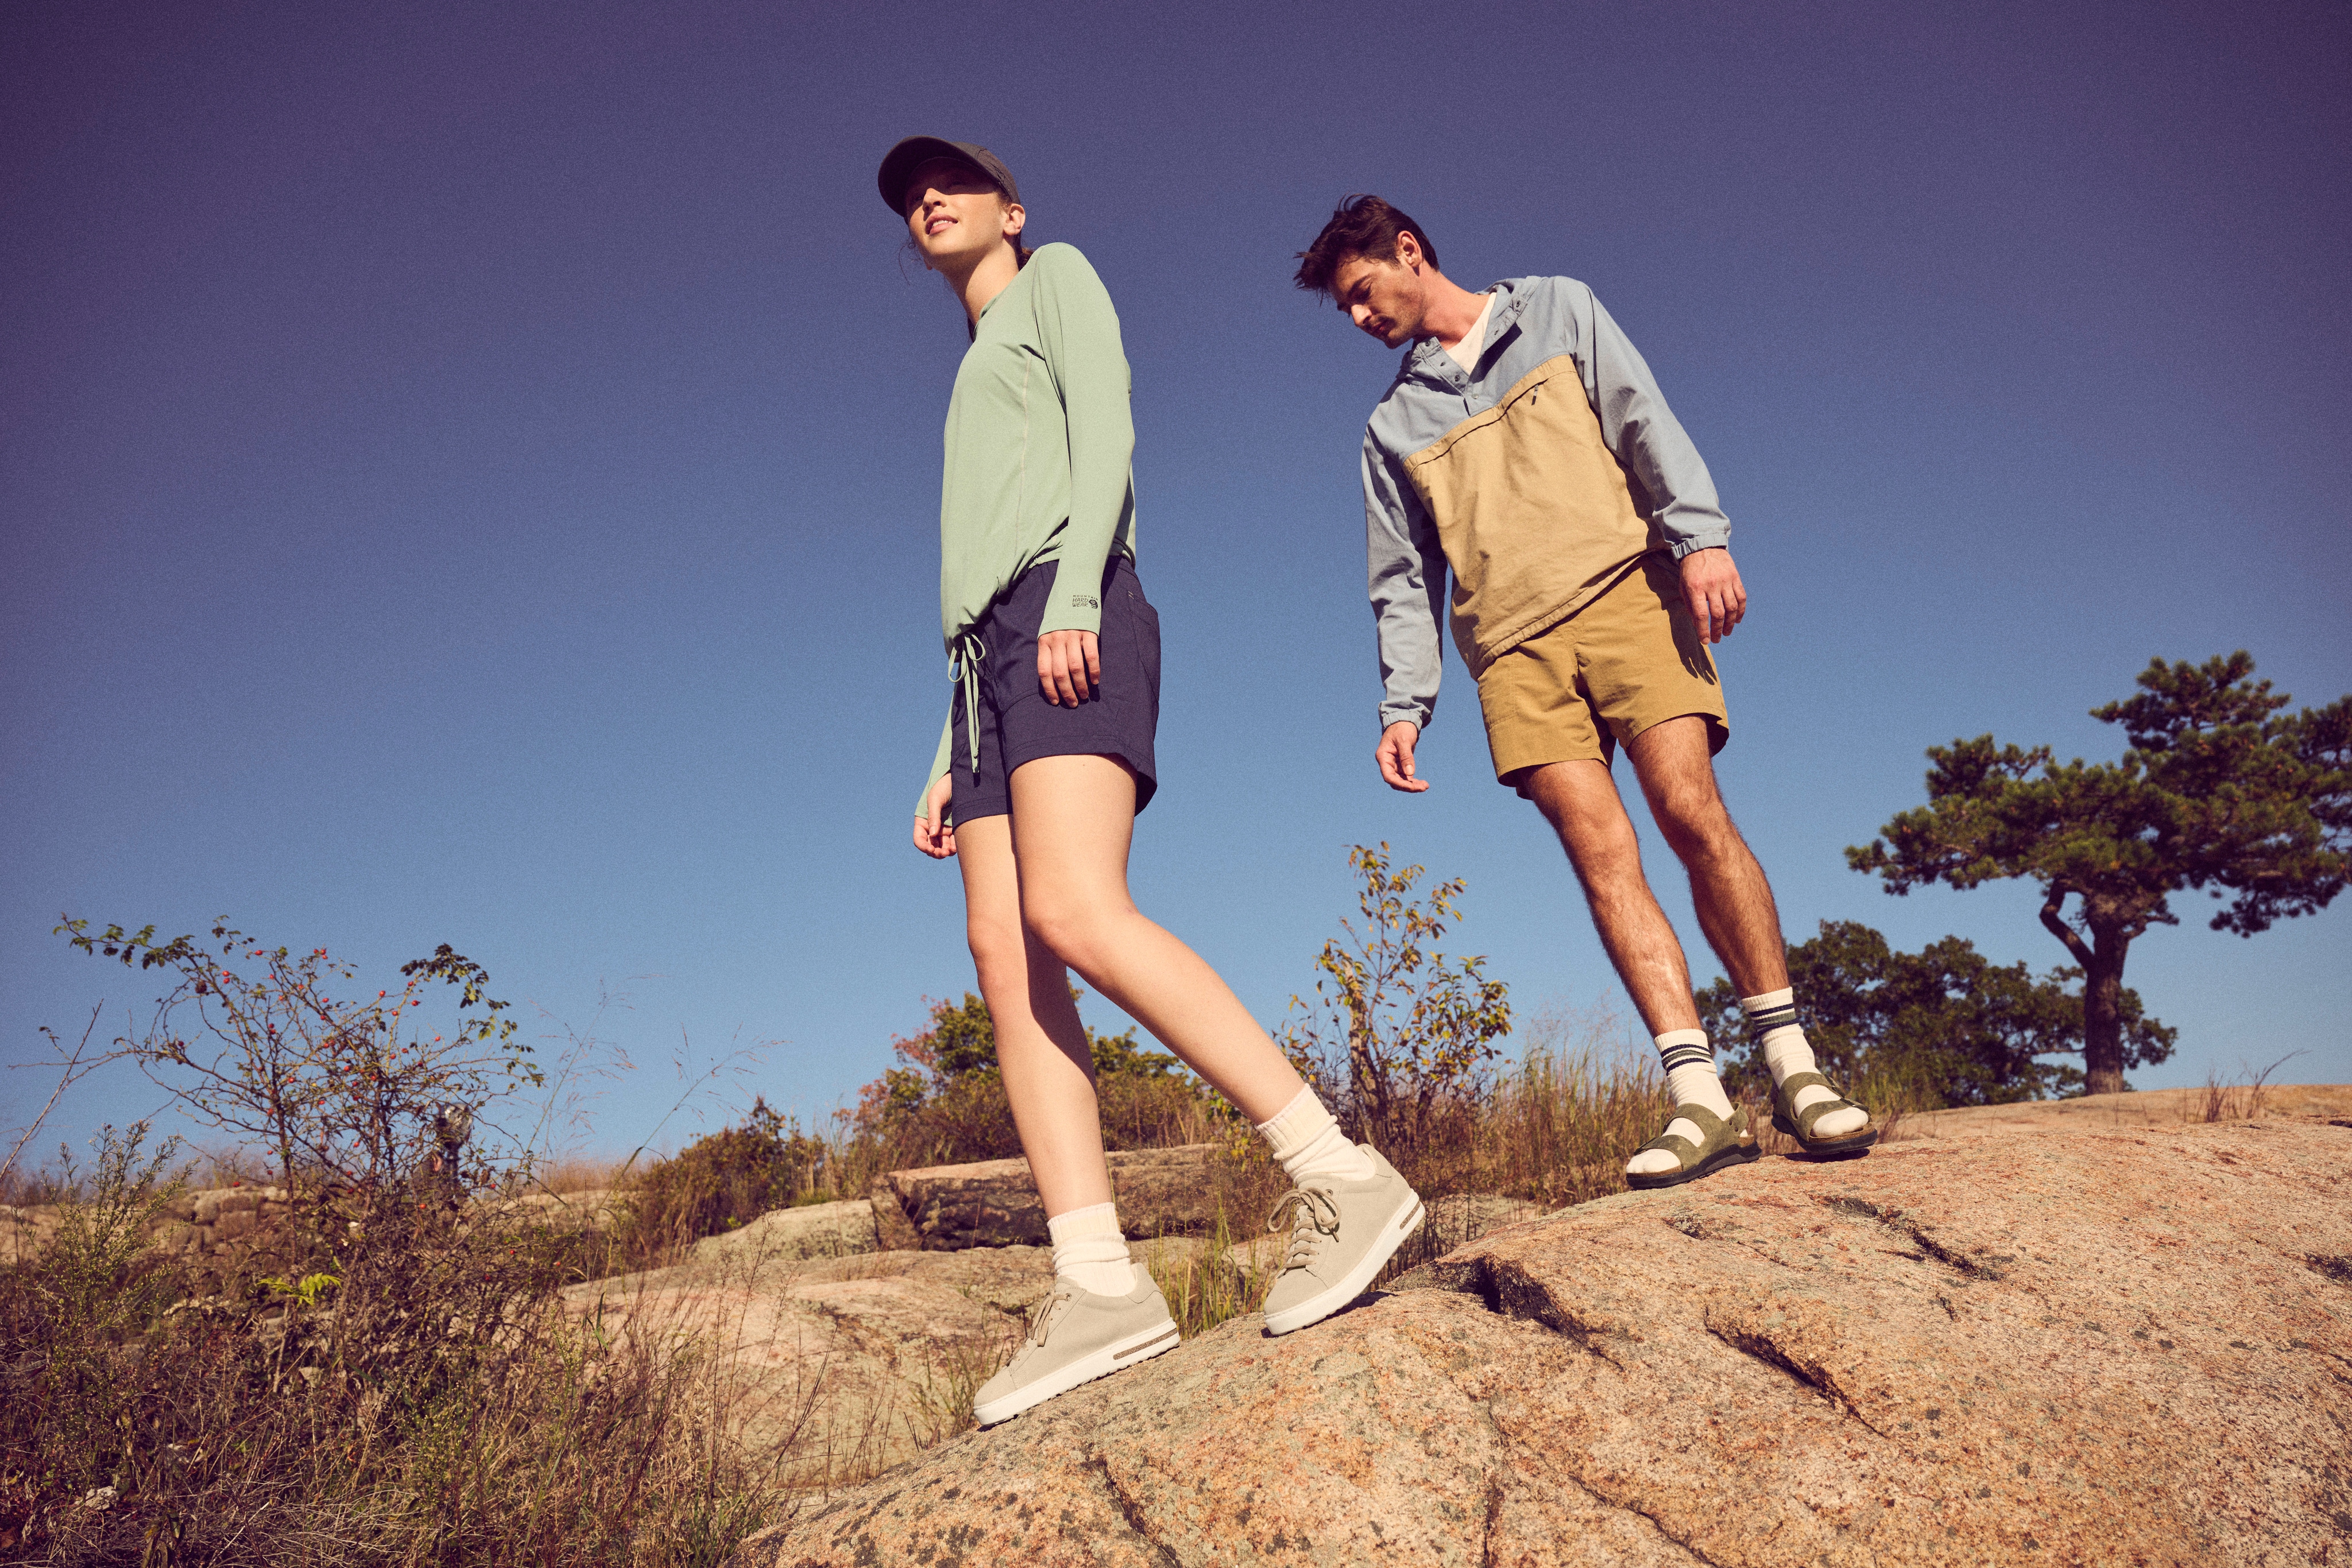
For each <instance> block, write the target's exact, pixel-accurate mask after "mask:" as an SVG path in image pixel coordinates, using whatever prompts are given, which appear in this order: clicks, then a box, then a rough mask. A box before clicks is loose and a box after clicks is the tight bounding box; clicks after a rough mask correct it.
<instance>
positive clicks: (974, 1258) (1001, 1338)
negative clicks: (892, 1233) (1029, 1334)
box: [563, 1247, 1054, 1487]
mask: <svg viewBox="0 0 2352 1568" xmlns="http://www.w3.org/2000/svg"><path fill="white" fill-rule="evenodd" d="M1053 1281H1054V1266H1053V1258H1052V1254H1051V1253H1049V1252H1047V1251H1045V1250H1044V1249H1038V1248H1032V1247H1002V1248H983V1249H975V1250H972V1251H966V1252H879V1253H866V1254H865V1255H862V1256H855V1257H846V1258H836V1259H830V1260H793V1259H786V1258H781V1257H776V1256H773V1255H770V1256H766V1257H761V1256H759V1255H757V1254H755V1253H751V1252H748V1251H740V1250H737V1251H728V1250H725V1249H721V1250H719V1251H715V1252H712V1253H709V1254H704V1253H702V1252H700V1251H699V1250H698V1252H697V1255H696V1256H695V1257H694V1258H693V1259H692V1260H690V1261H688V1262H687V1263H684V1264H681V1265H679V1266H677V1267H676V1268H671V1269H663V1270H654V1271H651V1272H648V1273H644V1274H635V1275H627V1276H623V1277H621V1278H617V1279H611V1280H598V1281H591V1282H590V1283H587V1284H583V1285H575V1286H572V1287H571V1288H570V1289H569V1290H567V1291H564V1292H563V1300H564V1302H565V1304H566V1306H567V1307H569V1308H570V1310H572V1312H575V1313H576V1314H578V1315H579V1316H581V1317H582V1318H583V1319H590V1320H593V1321H594V1322H596V1323H597V1324H598V1326H599V1327H600V1328H601V1329H602V1330H603V1331H604V1332H605V1333H613V1334H616V1335H619V1336H620V1337H622V1338H624V1339H625V1338H629V1337H633V1336H643V1335H650V1336H653V1337H655V1338H656V1339H658V1340H660V1341H662V1342H664V1343H675V1342H677V1341H680V1340H687V1339H691V1340H696V1341H699V1342H701V1343H704V1344H705V1345H708V1346H710V1347H713V1348H714V1349H715V1351H716V1353H717V1359H718V1362H719V1366H718V1368H717V1375H714V1376H713V1377H711V1378H710V1379H709V1385H710V1386H712V1387H716V1388H723V1389H726V1390H727V1391H728V1393H727V1395H726V1397H725V1399H724V1401H723V1402H722V1405H721V1407H720V1408H719V1411H718V1412H717V1414H718V1416H719V1419H720V1420H721V1421H722V1422H723V1423H724V1424H725V1425H726V1426H727V1427H729V1428H730V1430H732V1431H733V1432H735V1433H736V1434H737V1435H738V1436H740V1437H742V1438H743V1440H745V1441H746V1442H747V1443H750V1444H751V1445H752V1446H754V1447H766V1448H782V1449H783V1450H784V1451H785V1454H784V1469H785V1474H786V1476H787V1478H788V1479H790V1480H792V1481H793V1482H794V1483H796V1484H798V1485H802V1486H807V1487H828V1486H839V1485H842V1484H845V1483H851V1482H856V1481H857V1480H861V1479H865V1478H866V1477H868V1476H871V1475H874V1474H875V1473H877V1471H880V1470H882V1469H887V1468H888V1467H890V1466H892V1465H896V1464H898V1463H901V1462H902V1461H904V1460H906V1459H908V1458H912V1457H913V1456H915V1455H916V1454H918V1453H920V1452H921V1451H922V1450H923V1449H925V1448H928V1447H929V1446H931V1445H933V1444H935V1443H937V1442H938V1441H939V1440H940V1438H942V1437H947V1436H950V1435H951V1434H952V1433H954V1432H955V1431H956V1430H958V1429H960V1427H961V1426H962V1425H963V1424H964V1423H965V1422H966V1421H968V1420H969V1418H970V1417H969V1412H970V1410H971V1391H972V1390H973V1389H974V1388H977V1387H978V1386H979V1385H981V1384H982V1383H983V1382H985V1381H986V1380H987V1378H988V1376H989V1375H990V1374H992V1372H994V1371H995V1370H996V1368H997V1367H998V1366H999V1365H1000V1364H1003V1360H1004V1357H1005V1356H1006V1355H1007V1354H1010V1352H1011V1351H1012V1349H1013V1346H1014V1345H1015V1344H1017V1343H1019V1341H1020V1336H1021V1333H1022V1331H1023V1328H1024V1323H1025V1322H1026V1318H1027V1313H1028V1312H1029V1309H1030V1308H1032V1307H1034V1305H1036V1303H1037V1302H1038V1301H1041V1300H1043V1299H1044V1297H1045V1293H1046V1291H1049V1290H1050V1289H1051V1288H1052V1286H1053Z"/></svg>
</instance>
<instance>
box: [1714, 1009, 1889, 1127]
mask: <svg viewBox="0 0 2352 1568" xmlns="http://www.w3.org/2000/svg"><path fill="white" fill-rule="evenodd" d="M1739 1006H1740V1010H1741V1011H1743V1012H1745V1013H1746V1014H1747V1015H1748V1038H1749V1039H1750V1040H1754V1041H1755V1042H1756V1049H1757V1050H1759V1051H1762V1052H1763V1053H1764V1065H1765V1066H1767V1067H1769V1068H1770V1069H1771V1070H1772V1082H1773V1084H1774V1085H1775V1086H1776V1087H1777V1086H1778V1085H1780V1084H1782V1083H1785V1082H1788V1081H1789V1080H1790V1079H1791V1078H1793V1077H1795V1076H1796V1075H1797V1074H1798V1073H1800V1072H1819V1071H1821V1070H1822V1069H1821V1064H1820V1063H1819V1062H1817V1061H1814V1060H1813V1048H1812V1047H1811V1045H1810V1044H1808V1043H1806V1040H1805V1031H1804V1030H1802V1029H1801V1028H1800V1027H1799V1026H1798V1023H1797V991H1796V988H1795V987H1793V986H1790V987H1784V988H1781V989H1780V990H1777V991H1767V992H1765V993H1764V994H1763V995H1762V996H1760V997H1742V998H1739ZM1842 1098H1843V1096H1842V1095H1840V1094H1839V1093H1838V1092H1837V1091H1836V1090H1834V1089H1824V1088H1822V1086H1821V1085H1820V1084H1818V1083H1808V1084H1807V1085H1805V1087H1803V1088H1802V1089H1800V1090H1798V1091H1797V1092H1796V1093H1795V1095H1794V1096H1792V1097H1791V1098H1790V1108H1791V1109H1793V1110H1797V1111H1800V1112H1801V1111H1802V1110H1804V1109H1805V1107H1806V1106H1808V1105H1819V1104H1822V1103H1825V1102H1827V1101H1831V1100H1837V1099H1842ZM1868 1125H1870V1113H1869V1112H1867V1111H1865V1110H1863V1109H1862V1108H1861V1107H1860V1106H1858V1105H1853V1106H1848V1107H1847V1108H1846V1109H1844V1110H1843V1111H1832V1112H1831V1113H1829V1114H1828V1115H1826V1116H1823V1117H1822V1118H1821V1120H1819V1121H1817V1122H1815V1123H1814V1124H1813V1136H1815V1137H1817V1138H1837V1137H1843V1136H1844V1135H1845V1134H1848V1133H1858V1132H1860V1131H1862V1129H1863V1128H1864V1127H1867V1126H1868Z"/></svg>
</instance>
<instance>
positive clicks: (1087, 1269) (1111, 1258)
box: [1045, 1203, 1135, 1296]
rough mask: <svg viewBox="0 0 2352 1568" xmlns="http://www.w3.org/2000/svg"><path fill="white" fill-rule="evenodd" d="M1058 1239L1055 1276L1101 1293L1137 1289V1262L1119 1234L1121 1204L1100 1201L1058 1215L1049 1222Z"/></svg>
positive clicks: (1047, 1227) (1048, 1229)
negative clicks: (1130, 1256)
mask: <svg viewBox="0 0 2352 1568" xmlns="http://www.w3.org/2000/svg"><path fill="white" fill-rule="evenodd" d="M1045 1230H1046V1233H1047V1234H1048V1235H1050V1236H1051V1237H1053V1239H1054V1275H1055V1278H1056V1279H1061V1280H1067V1281H1070V1282H1071V1283H1072V1284H1074V1285H1076V1286H1077V1288H1078V1289H1079V1290H1081V1291H1091V1292H1092V1293H1094V1294H1095V1295H1097V1296H1124V1295H1126V1294H1127V1293H1128V1292H1129V1291H1132V1290H1134V1289H1135V1264H1134V1263H1133V1262H1132V1261H1130V1260H1129V1258H1128V1255H1127V1238H1126V1237H1124V1236H1122V1235H1120V1234H1119V1229H1118V1205H1116V1204H1109V1203H1097V1204H1093V1205H1090V1206H1089V1207H1085V1208H1074V1209H1072V1210H1070V1211H1069V1212H1068V1213H1067V1214H1056V1215H1055V1216H1054V1217H1052V1218H1049V1219H1047V1220H1046V1221H1045Z"/></svg>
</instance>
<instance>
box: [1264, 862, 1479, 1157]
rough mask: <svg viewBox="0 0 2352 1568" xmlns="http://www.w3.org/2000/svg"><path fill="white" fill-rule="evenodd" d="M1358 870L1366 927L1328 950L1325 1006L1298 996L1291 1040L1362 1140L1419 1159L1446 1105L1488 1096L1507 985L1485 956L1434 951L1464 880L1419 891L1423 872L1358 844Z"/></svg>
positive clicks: (1289, 1047) (1456, 913)
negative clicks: (1416, 1152) (1417, 1152)
mask: <svg viewBox="0 0 2352 1568" xmlns="http://www.w3.org/2000/svg"><path fill="white" fill-rule="evenodd" d="M1348 862H1349V864H1350V865H1352V866H1353V867H1354V868H1355V870H1356V874H1357V876H1358V878H1359V879H1360V881H1361V883H1362V884H1363V885H1362V886H1361V888H1360V890H1359V891H1358V894H1357V899H1356V903H1357V907H1358V909H1359V910H1360V911H1361V913H1362V915H1363V921H1364V924H1363V925H1361V926H1360V927H1359V926H1358V925H1355V924H1354V923H1353V922H1351V921H1346V920H1342V921H1341V922H1340V923H1339V924H1340V928H1341V929H1342V930H1343V931H1345V932H1346V933H1347V940H1346V941H1345V942H1342V941H1340V940H1339V939H1337V938H1334V939H1332V940H1330V941H1328V942H1326V943H1324V944H1323V951H1322V954H1321V956H1318V958H1317V959H1316V960H1315V967H1316V968H1317V969H1318V970H1320V971H1321V972H1322V975H1323V978H1321V979H1319V980H1318V981H1316V983H1315V1005H1314V1006H1313V1007H1312V1008H1309V1007H1307V1005H1306V1004H1305V1003H1303V1002H1302V1001H1301V1000H1300V999H1299V998H1297V997H1293V998H1291V999H1290V1000H1291V1009H1292V1011H1293V1013H1294V1015H1295V1016H1294V1018H1293V1019H1292V1020H1291V1021H1290V1022H1289V1023H1288V1024H1286V1027H1285V1029H1284V1030H1283V1034H1282V1043H1283V1046H1284V1049H1285V1050H1286V1051H1287V1052H1288V1053H1289V1055H1290V1057H1291V1060H1292V1061H1294V1062H1295V1063H1296V1064H1297V1066H1298V1068H1299V1070H1300V1071H1301V1072H1302V1073H1304V1074H1305V1075H1306V1076H1307V1078H1308V1080H1309V1082H1314V1083H1315V1084H1316V1085H1317V1086H1318V1089H1320V1090H1321V1091H1322V1092H1323V1095H1324V1098H1325V1099H1326V1100H1327V1101H1328V1102H1331V1103H1334V1104H1335V1105H1336V1106H1338V1107H1339V1110H1340V1113H1341V1115H1342V1117H1343V1120H1345V1121H1346V1122H1347V1123H1348V1124H1349V1129H1350V1131H1351V1133H1352V1134H1353V1135H1355V1136H1357V1137H1360V1138H1369V1139H1370V1140H1371V1141H1373V1142H1375V1143H1377V1144H1379V1145H1380V1146H1381V1148H1382V1149H1383V1150H1395V1151H1400V1152H1403V1151H1410V1150H1411V1149H1412V1148H1413V1147H1415V1146H1417V1145H1420V1144H1421V1143H1422V1142H1423V1140H1425V1139H1426V1138H1427V1137H1428V1136H1429V1135H1430V1134H1431V1132H1432V1129H1433V1120H1434V1119H1435V1118H1437V1117H1438V1116H1439V1115H1440V1114H1441V1113H1442V1112H1443V1110H1444V1108H1446V1107H1447V1106H1449V1105H1450V1104H1452V1103H1456V1102H1462V1101H1465V1100H1475V1098H1476V1097H1477V1096H1478V1093H1479V1091H1480V1087H1481V1075H1482V1074H1483V1073H1484V1072H1485V1071H1486V1069H1487V1067H1488V1066H1489V1064H1490V1063H1492V1062H1493V1061H1494V1060H1495V1057H1496V1048H1495V1041H1496V1040H1499V1039H1501V1038H1502V1037H1503V1036H1505V1035H1507V1034H1508V1033H1509V1032H1510V1029H1511V1009H1510V1003H1509V1002H1508V1000H1507V995H1508V988H1507V987H1506V986H1505V985H1504V984H1503V982H1502V981H1500V980H1490V979H1488V978H1487V977H1486V970H1485V964H1486V960H1485V959H1483V958H1479V957H1467V958H1462V959H1459V960H1456V961H1454V962H1448V960H1447V959H1446V956H1445V955H1444V953H1442V952H1439V951H1438V950H1437V949H1436V948H1435V946H1433V945H1434V944H1435V943H1437V942H1438V941H1440V940H1442V939H1443V938H1444V936H1445V932H1446V928H1447V927H1448V926H1449V925H1454V924H1456V923H1458V922H1459V921H1460V919H1461V917H1462V915H1461V900H1462V893H1463V887H1464V884H1463V883H1462V882H1461V881H1460V880H1459V879H1455V880H1454V881H1450V882H1441V883H1436V884H1434V885H1433V886H1431V887H1430V888H1428V889H1427V890H1426V891H1425V892H1423V893H1421V894H1416V893H1415V889H1416V887H1417V886H1418V885H1419V883H1420V882H1421V879H1422V876H1423V869H1422V868H1421V867H1420V866H1417V865H1412V866H1405V867H1403V868H1402V869H1398V868H1396V867H1393V866H1392V865H1391V863H1390V859H1389V846H1388V845H1387V844H1386V843H1382V844H1381V846H1380V847H1379V848H1378V849H1370V848H1367V847H1366V846H1364V845H1362V844H1357V845H1355V846H1353V847H1352V848H1350V849H1349V852H1348ZM1394 1157H1396V1156H1395V1155H1394V1154H1391V1158H1394Z"/></svg>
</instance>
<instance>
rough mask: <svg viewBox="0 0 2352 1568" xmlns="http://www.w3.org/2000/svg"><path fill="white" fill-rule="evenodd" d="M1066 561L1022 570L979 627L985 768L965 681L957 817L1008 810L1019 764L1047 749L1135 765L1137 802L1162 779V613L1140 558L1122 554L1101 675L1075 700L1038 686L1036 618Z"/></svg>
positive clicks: (956, 735) (1111, 589)
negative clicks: (975, 755)
mask: <svg viewBox="0 0 2352 1568" xmlns="http://www.w3.org/2000/svg"><path fill="white" fill-rule="evenodd" d="M1060 565H1061V563H1060V562H1058V561H1050V560H1049V561H1045V562H1044V563H1042V564H1040V565H1037V566H1033V567H1031V568H1030V569H1029V570H1027V571H1024V572H1023V573H1022V574H1021V576H1020V578H1019V579H1018V580H1015V581H1014V583H1013V586H1012V587H1011V588H1010V589H1007V590H1006V591H1005V592H1004V595H1003V598H1001V599H999V600H998V601H996V602H995V603H993V604H992V605H990V606H989V607H988V612H987V613H986V614H984V615H982V617H981V618H980V624H979V625H978V626H976V627H974V628H973V631H975V632H978V633H979V635H980V640H981V643H982V645H983V646H984V647H986V648H987V650H988V652H987V653H986V655H985V656H984V657H982V660H981V662H980V664H981V672H980V773H979V776H978V777H977V778H975V777H974V776H973V774H972V767H971V736H970V732H969V731H968V730H967V729H966V727H965V720H964V701H963V688H962V687H961V685H958V686H957V687H956V688H955V695H954V697H953V701H952V707H953V710H954V711H953V716H952V717H951V719H950V729H951V731H952V737H951V739H950V750H949V753H948V777H949V778H950V779H954V780H955V798H954V800H953V802H952V804H951V805H950V810H951V811H953V813H954V816H955V821H958V822H976V821H979V820H980V819H981V818H982V817H1002V816H1006V815H1009V814H1010V813H1011V811H1012V810H1013V797H1012V791H1011V789H1010V786H1009V785H1008V783H1007V780H1008V779H1010V778H1011V777H1012V774H1013V769H1014V768H1018V767H1020V766H1021V765H1022V764H1023V763H1024V762H1034V761H1035V760H1037V758H1041V757H1116V758H1118V759H1119V760H1120V761H1122V762H1124V763H1126V764H1127V765H1128V766H1129V768H1134V769H1135V809H1136V810H1138V811H1140V810H1143V808H1144V807H1146V806H1148V805H1150V803H1151V797H1152V795H1153V794H1154V793H1155V792H1156V791H1157V790H1158V789H1159V788H1160V784H1159V780H1158V779H1157V778H1156V777H1155V776H1154V771H1153V766H1152V760H1151V738H1152V736H1153V735H1154V733H1156V732H1157V731H1158V729H1159V728H1160V612H1158V611H1156V610H1154V609H1152V608H1151V604H1150V601H1149V600H1147V599H1145V598H1144V597H1143V584H1142V583H1140V582H1139V581H1137V580H1136V577H1135V564H1134V562H1132V561H1130V560H1129V559H1127V557H1125V556H1124V555H1116V554H1115V555H1113V556H1112V557H1111V560H1110V566H1109V567H1108V569H1107V570H1105V571H1104V573H1103V581H1102V627H1101V630H1100V631H1098V632H1096V634H1095V638H1096V643H1097V654H1098V655H1099V657H1100V658H1101V660H1102V679H1101V681H1100V683H1099V684H1097V685H1096V687H1095V689H1094V692H1093V695H1090V696H1088V697H1087V700H1086V701H1084V702H1082V703H1080V704H1079V705H1078V706H1076V707H1065V706H1060V705H1058V704H1055V703H1049V702H1047V701H1046V700H1045V692H1044V690H1043V688H1041V687H1040V686H1039V685H1037V627H1038V625H1039V623H1040V622H1043V621H1044V620H1045V604H1046V601H1048V600H1050V599H1051V598H1052V597H1053V594H1054V578H1055V573H1056V572H1057V570H1059V568H1060Z"/></svg>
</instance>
